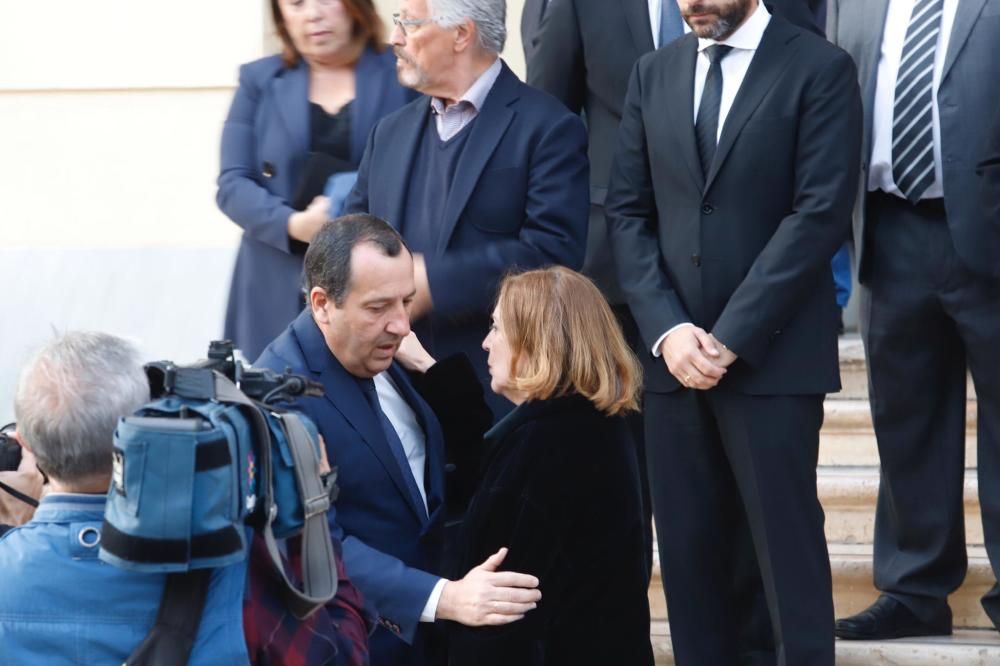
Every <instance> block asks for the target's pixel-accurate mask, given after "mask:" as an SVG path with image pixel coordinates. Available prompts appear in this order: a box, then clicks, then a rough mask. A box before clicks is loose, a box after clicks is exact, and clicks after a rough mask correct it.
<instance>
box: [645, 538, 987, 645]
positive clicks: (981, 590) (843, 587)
mask: <svg viewBox="0 0 1000 666" xmlns="http://www.w3.org/2000/svg"><path fill="white" fill-rule="evenodd" d="M829 549H830V568H831V571H832V573H833V601H834V609H835V612H836V615H837V617H844V616H846V615H853V614H854V613H857V612H859V611H861V610H864V609H865V608H867V607H868V605H869V604H871V603H872V602H873V601H875V599H876V598H877V597H878V592H877V591H876V590H875V587H874V585H873V583H872V547H871V546H870V545H854V544H830V546H829ZM995 580H996V579H995V578H994V576H993V570H992V569H991V568H990V563H989V560H988V559H987V557H986V550H985V549H984V548H982V547H980V546H972V547H970V548H969V571H968V574H967V575H966V577H965V583H964V584H963V585H962V586H961V587H960V588H959V589H958V590H956V591H955V592H954V593H953V594H952V595H951V597H949V603H950V604H951V610H952V613H953V614H954V626H955V628H956V629H958V628H962V629H987V628H990V627H992V626H993V625H992V623H991V622H990V620H989V618H988V617H986V613H985V612H984V611H983V608H982V606H981V605H980V603H979V599H980V598H981V597H982V596H983V595H984V594H986V592H987V591H988V590H989V589H990V588H991V587H992V586H993V583H994V582H995ZM649 611H650V616H651V617H652V618H653V619H654V620H665V619H667V606H666V601H665V599H664V596H663V583H662V581H661V580H660V566H659V562H658V561H654V564H653V579H652V581H651V582H650V586H649ZM997 663H1000V662H997Z"/></svg>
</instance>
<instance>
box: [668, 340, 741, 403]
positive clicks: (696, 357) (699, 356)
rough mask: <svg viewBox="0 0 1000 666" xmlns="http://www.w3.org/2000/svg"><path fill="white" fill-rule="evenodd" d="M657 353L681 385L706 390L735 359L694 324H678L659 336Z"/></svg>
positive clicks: (727, 349) (714, 383) (711, 386)
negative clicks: (673, 328) (659, 341)
mask: <svg viewBox="0 0 1000 666" xmlns="http://www.w3.org/2000/svg"><path fill="white" fill-rule="evenodd" d="M660 354H661V356H663V361H664V362H665V363H666V364H667V370H669V371H670V374H672V375H673V376H674V377H676V378H677V381H679V382H680V383H681V385H682V386H686V387H687V388H692V389H697V390H699V391H707V390H708V389H710V388H714V387H715V386H717V385H718V383H719V381H721V380H722V378H723V377H724V376H725V374H726V371H727V369H728V368H729V366H730V365H732V364H733V361H735V360H736V358H737V357H736V354H734V353H733V352H732V351H731V350H730V349H729V348H728V347H726V346H725V345H724V344H722V343H721V342H719V341H718V340H717V339H716V338H715V336H714V335H712V334H711V333H709V332H707V331H705V329H703V328H699V327H698V326H694V325H690V326H682V327H680V328H678V329H676V330H674V331H671V333H670V335H668V336H667V337H666V338H664V339H663V342H661V343H660Z"/></svg>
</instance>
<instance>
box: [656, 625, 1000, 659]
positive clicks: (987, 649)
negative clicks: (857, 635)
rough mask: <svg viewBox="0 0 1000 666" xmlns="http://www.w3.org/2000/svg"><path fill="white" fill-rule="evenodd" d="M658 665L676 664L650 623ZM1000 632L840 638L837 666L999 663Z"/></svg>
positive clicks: (664, 636) (665, 633)
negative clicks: (880, 639) (872, 639)
mask: <svg viewBox="0 0 1000 666" xmlns="http://www.w3.org/2000/svg"><path fill="white" fill-rule="evenodd" d="M649 635H650V640H651V641H652V643H653V654H655V655H656V664H657V666H673V665H674V663H675V662H674V654H673V648H672V646H671V645H670V627H669V626H668V625H667V623H666V622H665V621H662V620H661V621H655V622H653V623H652V624H651V626H650V632H649ZM996 664H1000V634H997V632H996V631H994V630H992V629H960V630H958V631H956V632H955V633H954V634H953V635H951V636H941V637H931V638H901V639H898V640H894V641H840V640H838V641H837V666H996Z"/></svg>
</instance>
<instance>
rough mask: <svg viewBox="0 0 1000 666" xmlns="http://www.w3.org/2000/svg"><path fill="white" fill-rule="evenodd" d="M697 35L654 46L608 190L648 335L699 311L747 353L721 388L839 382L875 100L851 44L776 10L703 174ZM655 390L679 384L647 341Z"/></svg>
mask: <svg viewBox="0 0 1000 666" xmlns="http://www.w3.org/2000/svg"><path fill="white" fill-rule="evenodd" d="M696 57H697V39H696V38H695V36H694V35H690V34H689V35H687V36H686V37H684V38H682V39H679V40H677V41H676V42H674V43H673V44H671V45H669V46H667V47H665V48H663V49H660V50H659V51H657V52H655V53H651V54H648V55H646V56H643V58H642V59H640V61H639V63H638V64H637V66H636V68H635V70H634V72H633V74H632V79H631V81H630V83H629V91H628V96H627V99H626V102H625V109H624V115H623V117H622V123H621V129H620V132H619V139H618V146H617V149H616V153H615V162H614V167H613V170H612V176H611V183H610V188H609V192H608V199H607V213H608V223H609V227H610V235H611V240H612V247H613V250H614V254H615V260H616V263H617V266H618V273H619V277H620V279H621V282H622V286H623V288H624V289H625V292H626V296H627V298H628V303H629V306H630V307H631V309H632V313H633V315H634V316H635V318H636V320H637V322H638V324H639V329H640V331H641V333H642V336H643V338H644V341H645V343H646V346H647V349H651V347H652V345H653V344H654V343H655V341H656V340H657V339H658V338H659V337H660V336H661V335H662V334H663V333H664V332H666V331H667V330H669V329H670V328H671V327H673V326H675V325H676V324H679V323H682V322H693V323H694V324H696V325H698V326H701V327H702V328H704V329H706V330H709V331H712V332H713V333H715V335H716V336H717V337H718V338H719V339H720V340H721V341H722V342H723V343H725V344H726V345H728V346H729V347H730V348H731V349H732V350H733V351H734V352H735V353H736V354H737V355H738V356H739V357H740V360H739V361H737V363H736V364H734V366H733V367H732V368H731V370H730V372H729V374H727V375H726V377H725V379H723V382H722V384H721V385H720V386H724V387H729V388H732V389H735V390H739V391H744V392H747V393H754V394H809V393H826V392H830V391H834V390H837V389H839V387H840V379H839V371H838V366H837V323H836V321H837V320H836V314H837V313H836V307H835V300H834V289H833V281H832V277H831V274H830V268H829V261H830V258H831V257H832V255H833V254H834V252H835V251H836V249H837V248H838V247H839V246H840V245H841V244H842V243H843V242H844V239H845V238H846V237H847V232H848V225H849V220H850V213H851V206H852V204H853V201H854V196H855V193H856V191H857V178H858V169H859V159H860V144H861V101H860V95H859V91H858V84H857V80H856V71H855V68H854V63H853V61H852V60H851V58H850V56H848V55H847V54H846V53H844V52H843V51H841V50H840V49H838V48H836V47H834V46H832V45H831V44H829V43H828V42H826V41H825V40H823V39H822V38H820V37H818V36H815V35H813V34H810V33H809V32H807V31H805V30H802V29H800V28H797V27H794V26H792V25H791V24H789V23H788V22H786V21H784V20H782V19H781V18H779V17H773V18H772V19H771V22H770V24H769V25H768V28H767V30H766V31H765V33H764V36H763V39H762V41H761V43H760V46H759V48H758V50H757V52H756V54H755V55H754V58H753V62H752V63H751V65H750V69H749V71H748V72H747V75H746V78H745V79H744V81H743V84H742V86H741V88H740V90H739V93H738V94H737V96H736V99H735V101H734V103H733V106H732V109H731V110H730V112H729V115H728V117H727V119H726V121H725V124H724V126H723V130H722V134H721V137H720V140H719V145H718V149H717V151H716V155H715V162H714V164H713V165H712V168H711V169H710V170H709V172H708V174H707V178H706V177H703V176H702V171H701V167H700V162H699V158H698V152H697V148H696V145H695V136H694V128H693V124H694V123H693V115H694V111H693V109H694V100H693V94H694V92H693V91H694V73H695V58H696ZM642 357H643V361H644V363H645V365H646V374H645V378H646V384H647V389H648V390H653V391H657V390H659V391H669V390H673V389H675V388H677V387H678V384H677V382H676V381H675V380H674V379H673V377H671V376H670V375H669V373H668V372H667V370H666V367H665V365H664V363H663V361H662V359H659V358H654V357H653V356H652V353H651V352H646V353H644V354H643V355H642Z"/></svg>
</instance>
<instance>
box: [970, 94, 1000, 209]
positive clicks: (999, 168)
mask: <svg viewBox="0 0 1000 666" xmlns="http://www.w3.org/2000/svg"><path fill="white" fill-rule="evenodd" d="M976 172H977V173H978V174H979V177H980V178H981V179H982V180H981V183H980V186H979V201H980V203H981V204H982V206H981V207H982V209H983V212H984V213H985V215H986V219H987V220H993V224H995V225H997V226H998V227H1000V108H997V110H996V113H995V114H993V129H992V130H991V131H990V141H989V147H988V148H987V149H986V157H985V159H983V161H982V162H980V163H979V166H978V167H977V169H976Z"/></svg>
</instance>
